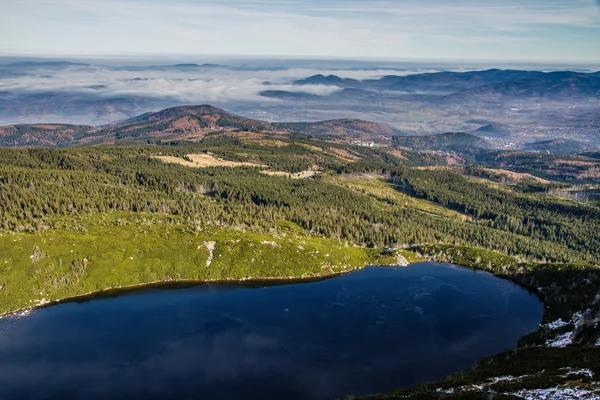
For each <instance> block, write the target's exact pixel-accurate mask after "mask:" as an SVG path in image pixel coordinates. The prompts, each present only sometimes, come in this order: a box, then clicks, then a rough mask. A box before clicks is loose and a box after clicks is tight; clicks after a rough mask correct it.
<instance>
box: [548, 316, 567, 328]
mask: <svg viewBox="0 0 600 400" xmlns="http://www.w3.org/2000/svg"><path fill="white" fill-rule="evenodd" d="M567 325H569V323H568V322H565V321H563V320H562V318H559V319H557V320H556V321H554V322H550V323H547V324H546V325H542V328H546V329H550V330H555V329H558V328H562V327H563V326H567Z"/></svg>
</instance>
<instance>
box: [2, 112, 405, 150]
mask: <svg viewBox="0 0 600 400" xmlns="http://www.w3.org/2000/svg"><path fill="white" fill-rule="evenodd" d="M236 132H244V133H249V134H254V133H266V134H283V135H289V134H304V135H314V136H324V137H326V138H334V139H338V140H349V139H369V140H370V139H374V138H377V137H380V136H392V135H400V134H401V132H399V131H398V130H396V129H394V128H392V127H390V126H387V125H383V124H379V123H375V122H370V121H363V120H357V119H338V120H330V121H320V122H291V123H270V122H266V121H260V120H256V119H252V118H246V117H243V116H239V115H235V114H233V113H230V112H228V111H225V110H222V109H220V108H217V107H213V106H210V105H199V106H178V107H170V108H166V109H164V110H160V111H157V112H149V113H145V114H141V115H139V116H137V117H134V118H130V119H126V120H123V121H120V122H116V123H113V124H110V125H105V126H102V127H98V128H95V127H92V126H84V125H65V124H32V125H14V126H5V127H0V146H3V147H32V146H49V147H64V146H73V145H82V144H92V143H95V144H101V143H114V142H118V141H122V140H143V139H150V138H161V139H175V140H201V139H203V138H204V137H206V136H207V135H208V134H211V135H213V136H214V135H219V134H228V135H231V134H236Z"/></svg>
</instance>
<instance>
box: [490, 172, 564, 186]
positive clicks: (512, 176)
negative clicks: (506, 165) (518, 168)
mask: <svg viewBox="0 0 600 400" xmlns="http://www.w3.org/2000/svg"><path fill="white" fill-rule="evenodd" d="M484 171H487V172H490V173H492V174H493V173H496V174H500V175H504V176H506V177H508V178H510V179H512V180H514V181H524V180H533V181H536V182H539V183H544V184H548V183H552V182H550V181H549V180H546V179H542V178H538V177H537V176H534V175H531V174H525V173H519V172H513V171H508V170H506V169H492V168H484Z"/></svg>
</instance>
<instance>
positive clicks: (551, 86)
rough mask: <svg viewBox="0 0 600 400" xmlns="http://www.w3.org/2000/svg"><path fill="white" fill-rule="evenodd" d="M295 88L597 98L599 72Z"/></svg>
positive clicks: (452, 76) (454, 96) (336, 81)
mask: <svg viewBox="0 0 600 400" xmlns="http://www.w3.org/2000/svg"><path fill="white" fill-rule="evenodd" d="M294 84H295V85H300V86H302V85H327V86H338V87H341V88H355V89H362V90H387V91H398V92H404V93H407V94H411V93H413V94H414V93H428V94H434V95H439V96H442V98H444V97H445V96H449V98H448V99H447V100H451V101H455V102H456V101H478V100H481V99H515V98H518V99H524V98H531V99H535V98H548V99H565V98H571V97H576V98H582V97H583V98H587V97H592V98H600V72H595V73H582V72H573V71H556V72H541V71H520V70H502V69H489V70H484V71H469V72H450V71H444V72H434V73H425V74H413V75H406V76H397V75H387V76H383V77H381V78H379V79H368V80H364V81H357V80H355V79H345V78H341V77H339V76H336V75H328V76H324V75H322V74H318V75H314V76H311V77H308V78H305V79H299V80H296V81H295V82H294Z"/></svg>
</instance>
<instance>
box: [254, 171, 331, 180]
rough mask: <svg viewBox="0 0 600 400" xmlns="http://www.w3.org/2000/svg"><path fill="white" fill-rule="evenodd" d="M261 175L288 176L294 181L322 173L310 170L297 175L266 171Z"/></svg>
mask: <svg viewBox="0 0 600 400" xmlns="http://www.w3.org/2000/svg"><path fill="white" fill-rule="evenodd" d="M260 173H261V174H265V175H270V176H287V177H289V178H292V179H306V178H312V177H313V176H315V175H317V174H318V173H320V172H319V171H313V170H308V171H302V172H296V173H295V174H292V173H290V172H285V171H267V170H265V171H260Z"/></svg>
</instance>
